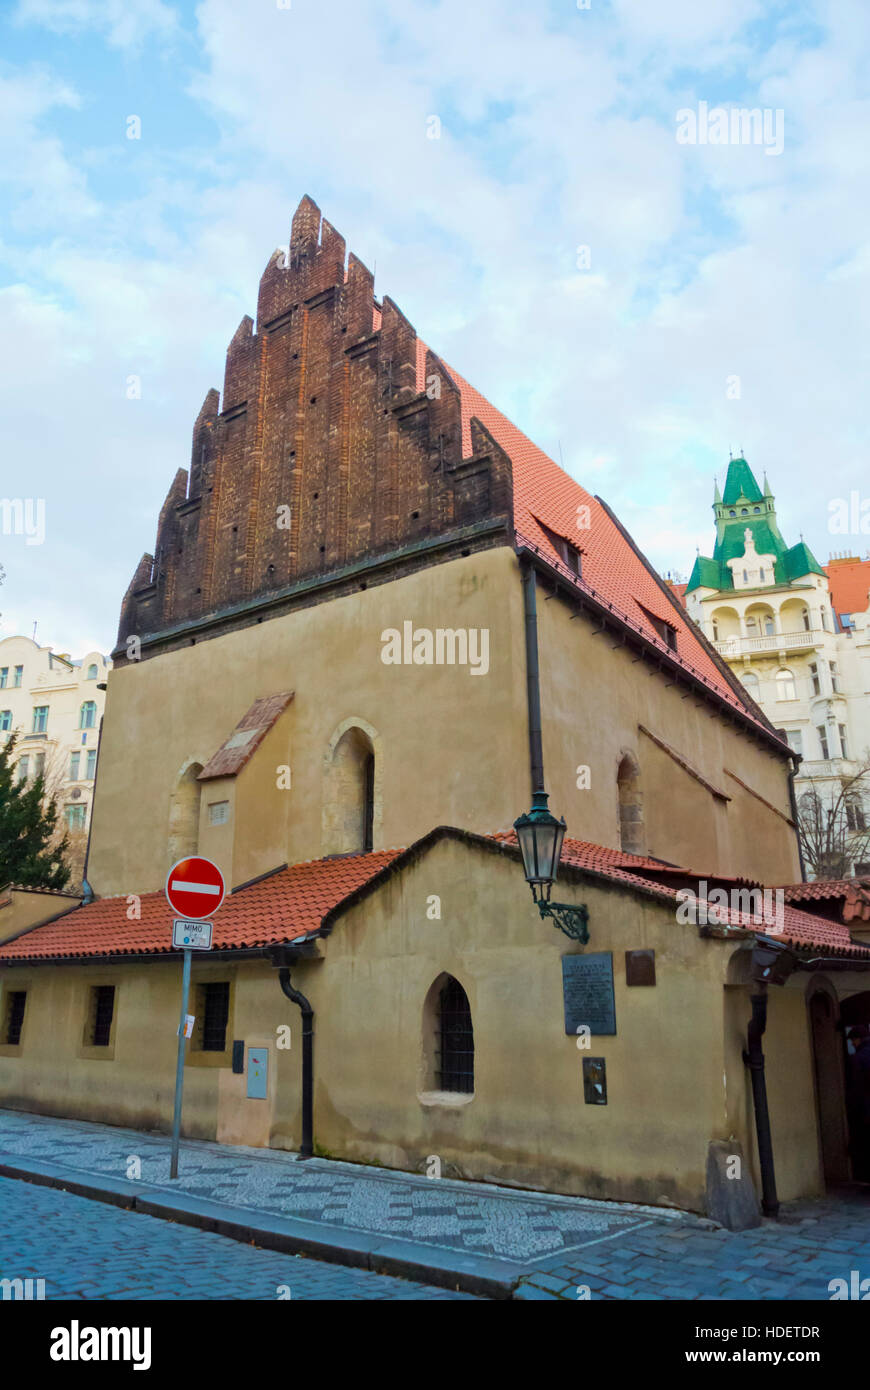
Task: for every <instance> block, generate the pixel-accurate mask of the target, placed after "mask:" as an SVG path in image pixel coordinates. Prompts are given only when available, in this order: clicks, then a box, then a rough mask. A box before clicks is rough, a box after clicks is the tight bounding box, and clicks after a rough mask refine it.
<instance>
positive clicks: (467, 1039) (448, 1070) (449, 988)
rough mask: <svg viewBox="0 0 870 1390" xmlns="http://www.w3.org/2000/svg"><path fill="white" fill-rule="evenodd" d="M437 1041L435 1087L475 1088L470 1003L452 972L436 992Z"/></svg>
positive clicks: (462, 1090) (461, 1091)
mask: <svg viewBox="0 0 870 1390" xmlns="http://www.w3.org/2000/svg"><path fill="white" fill-rule="evenodd" d="M437 1044H438V1060H437V1070H436V1075H435V1082H436V1088H437V1089H438V1090H439V1091H455V1092H458V1093H459V1094H460V1095H471V1094H472V1092H473V1091H474V1029H473V1027H472V1024H471V1006H470V1004H469V1002H468V995H467V994H466V993H465V990H464V989H463V988H462V985H461V984H460V983H459V981H458V980H454V978H453V976H452V975H448V976H447V979H446V981H445V983H444V984H443V985H442V987H441V992H440V994H439V995H438V1038H437Z"/></svg>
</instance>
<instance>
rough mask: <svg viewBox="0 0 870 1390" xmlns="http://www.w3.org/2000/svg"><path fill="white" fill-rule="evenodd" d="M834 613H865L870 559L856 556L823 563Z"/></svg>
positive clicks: (869, 576)
mask: <svg viewBox="0 0 870 1390" xmlns="http://www.w3.org/2000/svg"><path fill="white" fill-rule="evenodd" d="M823 569H824V571H825V574H826V575H827V576H828V584H829V586H830V590H831V603H832V604H833V605H834V612H835V613H865V612H866V611H867V606H868V605H867V595H868V593H870V560H859V559H858V558H857V557H856V558H854V559H848V560H832V561H831V563H830V564H828V565H824V566H823Z"/></svg>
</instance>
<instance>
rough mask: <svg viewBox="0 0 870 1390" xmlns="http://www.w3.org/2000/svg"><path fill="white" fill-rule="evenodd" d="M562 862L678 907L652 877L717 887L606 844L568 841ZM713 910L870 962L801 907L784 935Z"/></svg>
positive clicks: (786, 912) (510, 836)
mask: <svg viewBox="0 0 870 1390" xmlns="http://www.w3.org/2000/svg"><path fill="white" fill-rule="evenodd" d="M490 838H492V839H497V840H498V841H499V842H500V843H502V844H504V845H506V846H515V845H516V835H515V834H514V832H513V831H512V830H510V831H499V832H498V833H497V834H496V835H493V836H491V837H490ZM562 863H563V864H569V865H571V866H572V867H574V868H577V869H583V870H586V871H587V872H589V873H594V874H598V875H601V876H602V877H604V878H608V879H610V880H612V881H613V882H616V883H622V884H625V885H626V886H629V887H630V886H633V885H634V886H640V887H642V888H644V889H645V890H646V891H647V892H649V893H655V894H657V895H658V896H659V897H663V898H669V899H671V901H673V902H674V903H676V902H677V893H678V891H679V889H677V888H675V887H671V886H670V884H667V883H657V882H655V881H654V880H653V879H650V878H647V877H646V875H647V874H649V873H671V872H674V873H677V872H679V873H682V874H683V875H684V877H687V878H688V877H691V878H692V879H694V878H696V877H697V878H698V881H699V883H700V881H701V880H702V879H705V878H706V879H707V881H709V882H712V880H713V879H714V878H715V877H716V876H715V875H713V874H709V875H695V874H693V873H690V871H689V870H688V869H683V870H678V869H676V867H674V866H670V865H665V864H661V863H660V862H659V861H658V860H657V859H645V858H643V857H642V856H641V855H637V854H625V853H623V851H622V850H615V849H606V848H605V847H604V846H603V845H593V844H590V843H589V842H588V841H585V840H572V839H568V838H567V837H566V839H565V841H564V843H563V846H562ZM720 881H721V876H720ZM733 882H734V883H735V884H743V885H744V886H745V880H737V879H735V880H733ZM709 911H710V913H711V915H712V913H713V912H714V911H715V912H716V913H717V914H721V924H722V925H723V926H730V927H737V928H740V929H742V930H744V931H753V932H755V933H756V935H758V936H772V937H775V938H776V940H777V941H783V942H785V943H788V944H790V945H793V946H795V947H797V948H799V949H802V950H803V949H806V948H807V947H816V948H818V949H820V950H823V951H825V952H828V953H834V954H836V955H841V954H845V955H856V956H859V957H866V958H867V959H870V949H868V948H866V947H864V946H860V945H857V944H856V943H855V942H853V941H852V940H851V938H850V935H849V930H848V928H847V927H846V926H845V925H844V924H842V925H841V924H840V923H838V922H830V921H828V920H827V918H825V917H816V916H815V915H814V914H813V913H809V912H801V911H799V910H798V909H797V908H794V907H790V906H789V905H788V902H787V901H786V903H785V905H784V907H783V918H782V930H777V931H774V930H773V929H772V928H771V927H770V926H769V925H767V924H764V923H762V924H759V922H758V920H757V918H755V917H753V916H752V915H750V914H748V913H745V912H738V911H735V910H734V909H731V908H728V909H723V908H720V907H718V906H716V907H713V906H711V907H710V909H709Z"/></svg>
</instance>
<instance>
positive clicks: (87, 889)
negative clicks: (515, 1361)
mask: <svg viewBox="0 0 870 1390" xmlns="http://www.w3.org/2000/svg"><path fill="white" fill-rule="evenodd" d="M105 688H106V687H105V684H99V683H98V684H97V689H98V690H105ZM102 741H103V715H100V727H99V730H98V732H97V757H96V762H95V763H94V785H93V788H92V790H91V818H90V820H89V821H88V838H87V841H86V843H85V862H84V864H83V865H82V892H83V893H84V897H83V898H82V901H81V906H82V907H87V905H88V903H92V902H93V901H94V897H95V894H94V890H93V888H92V887H91V885H90V883H89V882H88V860H89V859H90V857H91V833H92V831H93V828H94V806H95V804H96V800H97V774H98V772H99V770H100V744H101V743H102Z"/></svg>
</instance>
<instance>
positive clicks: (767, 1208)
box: [743, 984, 779, 1216]
mask: <svg viewBox="0 0 870 1390" xmlns="http://www.w3.org/2000/svg"><path fill="white" fill-rule="evenodd" d="M751 999H752V1018H751V1019H750V1021H749V1027H748V1029H747V1048H746V1051H745V1052H744V1053H743V1060H744V1062H745V1063H746V1065H747V1067H748V1068H749V1074H750V1076H751V1077H752V1101H753V1105H754V1107H755V1133H756V1136H757V1139H758V1161H759V1163H760V1165H761V1208H762V1211H763V1212H764V1214H765V1216H776V1214H777V1212H778V1211H779V1199H778V1197H777V1195H776V1173H775V1172H774V1167H773V1142H772V1140H771V1137H770V1113H769V1111H768V1108H767V1081H766V1080H765V1076H764V1052H763V1051H762V1047H761V1039H762V1036H763V1034H764V1030H765V1028H766V1027H767V985H765V984H760V985H759V992H758V994H753V995H752V996H751Z"/></svg>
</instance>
